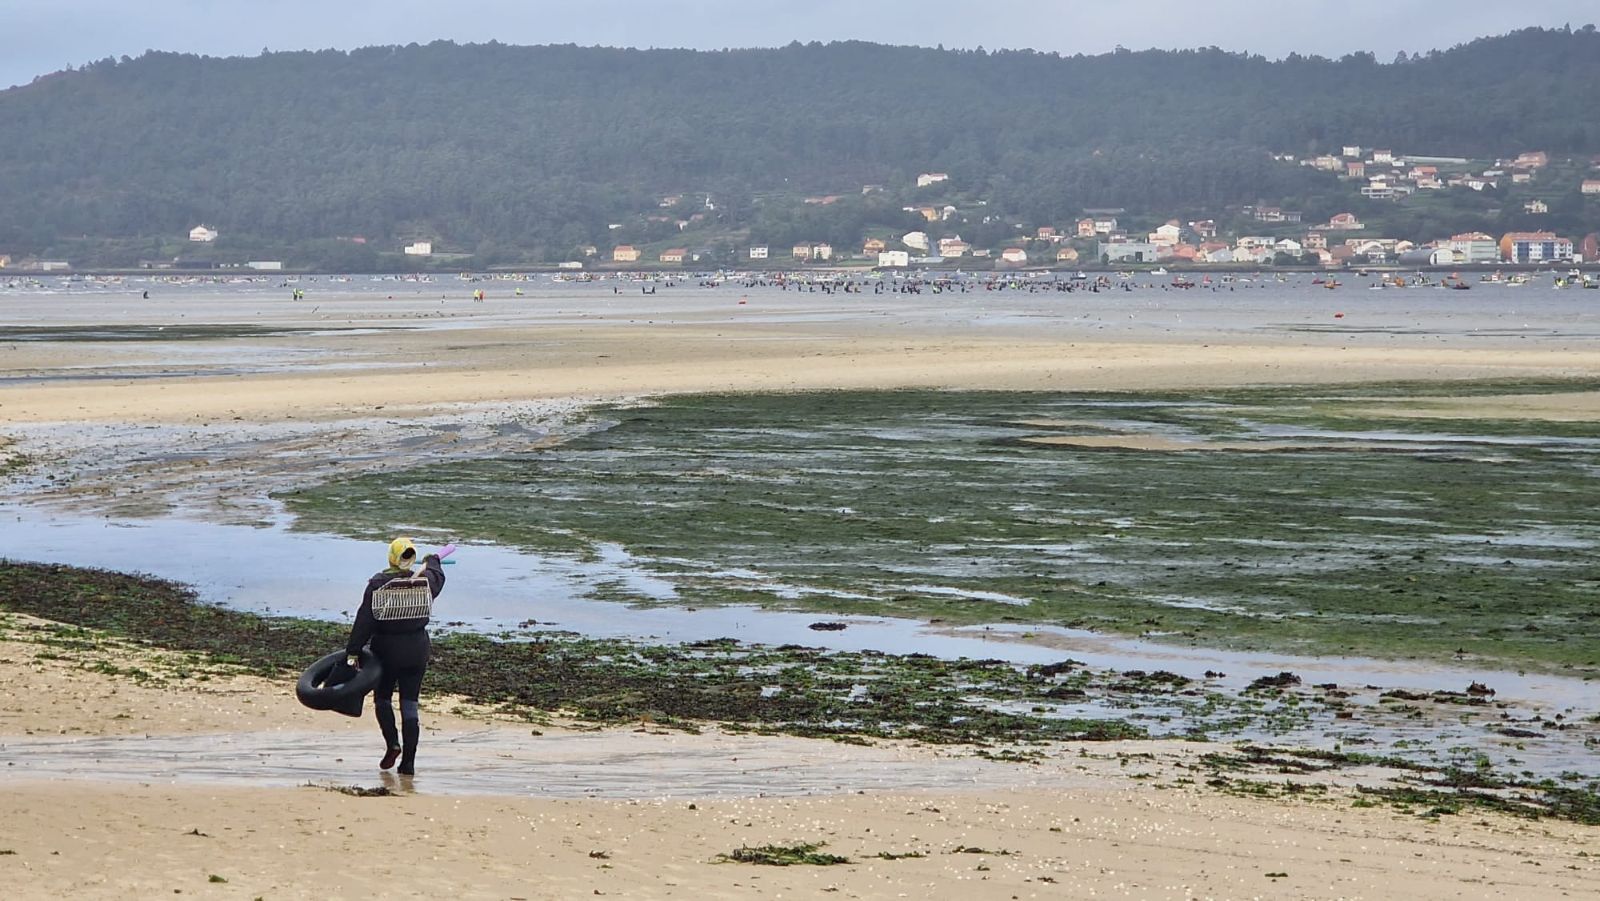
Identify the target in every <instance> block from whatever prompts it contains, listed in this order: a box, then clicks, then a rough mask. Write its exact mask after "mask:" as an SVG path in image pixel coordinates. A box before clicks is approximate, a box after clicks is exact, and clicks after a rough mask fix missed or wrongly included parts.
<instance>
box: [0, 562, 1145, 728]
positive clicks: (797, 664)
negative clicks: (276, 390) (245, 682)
mask: <svg viewBox="0 0 1600 901" xmlns="http://www.w3.org/2000/svg"><path fill="white" fill-rule="evenodd" d="M0 610H8V611H14V612H18V613H27V614H30V615H33V616H38V617H43V618H47V619H50V620H52V621H54V622H56V623H60V624H63V626H64V627H67V628H65V629H64V630H63V634H59V635H58V634H56V633H55V632H54V631H52V632H51V633H50V634H49V635H47V636H44V637H43V638H42V639H41V640H42V641H45V642H47V643H49V644H50V647H49V651H48V652H49V653H52V654H55V655H56V656H58V657H59V658H60V659H72V658H73V655H74V654H75V653H76V652H78V651H80V650H86V649H87V643H89V642H92V641H93V640H94V636H93V635H91V634H88V633H87V632H83V631H77V632H74V631H72V629H74V628H76V629H79V630H89V629H92V630H100V631H103V632H105V633H108V634H110V635H114V636H117V637H121V638H128V639H133V640H136V641H140V642H143V643H145V644H147V645H149V646H151V647H157V648H162V649H166V650H172V651H185V652H198V653H201V654H204V655H206V657H207V659H208V660H210V661H213V662H214V663H216V664H219V665H226V666H232V667H236V668H237V669H238V671H244V672H251V673H256V674H260V675H264V676H267V677H269V678H274V679H281V680H283V683H284V690H285V691H290V690H292V685H293V678H294V677H295V676H296V675H298V673H299V672H300V670H301V669H302V668H304V667H305V666H306V665H308V664H309V663H310V662H311V661H313V660H315V659H316V658H318V657H320V656H322V655H323V654H326V653H327V652H328V651H329V650H330V649H333V648H337V647H340V646H342V645H343V644H344V641H345V638H346V636H347V635H348V627H347V626H342V625H339V624H336V623H329V622H317V621H306V620H296V619H286V618H278V617H263V616H259V615H256V614H252V613H245V612H238V611H230V610H225V609H222V608H218V607H212V606H208V605H205V604H200V603H197V602H196V600H195V597H194V594H193V592H192V591H191V590H190V589H188V588H186V587H184V586H181V585H177V584H174V583H170V582H164V581H160V580H152V579H147V578H142V577H139V576H130V575H122V574H117V573H110V572H104V571H99V570H84V569H75V568H71V567H64V566H50V565H38V564H16V563H0ZM86 665H87V666H88V668H90V669H94V668H95V666H94V665H92V664H86ZM107 674H108V675H112V676H118V677H126V678H134V679H137V678H138V676H137V674H134V673H131V672H122V671H115V672H107ZM178 677H181V675H180V676H178ZM1071 678H1073V679H1075V680H1077V682H1078V683H1080V684H1085V685H1087V684H1089V681H1090V679H1089V676H1088V675H1087V674H1082V673H1076V674H1074V675H1073V676H1072V677H1071ZM1055 684H1056V680H1053V679H1044V678H1041V677H1040V676H1038V674H1037V673H1035V672H1031V671H1029V670H1026V669H1023V668H1020V667H1016V666H1011V665H1009V664H1003V663H1000V662H998V661H966V660H957V661H946V660H938V659H935V658H932V657H925V656H920V655H914V656H905V657H901V656H893V655H887V654H881V653H877V652H870V651H868V652H860V653H848V652H837V653H835V652H824V651H821V650H818V649H814V648H803V647H796V646H789V647H784V648H769V647H764V646H756V645H743V644H740V643H739V642H736V641H733V640H731V639H726V640H715V641H704V642H696V643H692V644H686V645H648V644H643V643H637V642H631V641H623V640H607V639H589V638H583V637H580V636H575V635H571V634H568V633H560V632H549V633H534V634H531V635H519V636H501V637H491V636H484V635H475V634H447V635H442V636H439V637H436V638H435V640H434V643H433V659H432V661H431V663H430V664H429V668H428V690H429V691H430V692H442V693H447V694H454V695H459V696H462V697H464V698H466V699H468V700H470V701H473V702H475V703H479V704H484V705H489V706H492V707H496V708H499V709H502V710H504V711H506V712H508V713H511V714H514V715H521V716H525V717H527V718H530V719H533V718H537V717H538V716H539V715H543V714H550V713H559V714H562V715H567V716H572V717H575V718H578V719H581V720H587V721H592V722H596V723H623V722H639V721H646V722H651V723H655V724H658V725H665V726H673V727H677V728H685V729H693V728H694V724H695V723H697V722H699V723H703V722H716V723H728V724H732V725H735V726H737V727H740V728H746V729H753V730H759V731H764V732H773V733H782V734H791V735H800V736H809V737H828V738H838V739H842V740H853V741H862V740H866V739H869V738H906V739H914V740H918V741H923V742H929V743H939V744H970V745H975V746H980V747H981V746H987V745H989V744H990V743H992V742H997V741H998V742H1025V743H1032V742H1042V741H1109V740H1121V739H1138V738H1144V737H1146V736H1147V735H1148V734H1149V732H1148V731H1147V730H1146V728H1144V727H1143V726H1141V725H1139V724H1137V723H1134V722H1128V721H1126V718H1125V717H1121V716H1115V717H1114V716H1110V715H1107V716H1105V717H1099V716H1093V715H1071V714H1070V711H1068V712H1062V711H1060V710H1058V709H1056V708H1055V706H1054V704H1053V702H1052V701H1051V700H1050V699H1049V698H1048V697H1047V694H1048V692H1049V690H1050V688H1051V687H1052V686H1053V685H1055ZM1018 704H1023V705H1026V706H1024V707H1023V708H1022V709H1023V710H1027V711H1029V712H1018V711H1017V710H1015V709H1012V708H1013V707H1014V706H1016V705H1018ZM1033 707H1040V708H1041V711H1045V710H1046V709H1048V712H1050V713H1053V714H1054V715H1052V716H1045V715H1039V713H1038V712H1034V711H1033V710H1032V708H1033Z"/></svg>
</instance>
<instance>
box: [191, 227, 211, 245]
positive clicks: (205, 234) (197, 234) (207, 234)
mask: <svg viewBox="0 0 1600 901" xmlns="http://www.w3.org/2000/svg"><path fill="white" fill-rule="evenodd" d="M189 240H191V241H196V242H201V243H207V244H209V243H210V242H212V241H215V240H217V230H216V229H214V228H206V227H205V226H204V225H196V226H195V227H194V228H191V229H189Z"/></svg>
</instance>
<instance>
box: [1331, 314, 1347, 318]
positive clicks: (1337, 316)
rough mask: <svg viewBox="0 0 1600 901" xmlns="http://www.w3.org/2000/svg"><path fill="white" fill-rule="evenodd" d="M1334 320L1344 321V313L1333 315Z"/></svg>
mask: <svg viewBox="0 0 1600 901" xmlns="http://www.w3.org/2000/svg"><path fill="white" fill-rule="evenodd" d="M1333 318H1335V319H1343V318H1344V314H1343V313H1334V314H1333Z"/></svg>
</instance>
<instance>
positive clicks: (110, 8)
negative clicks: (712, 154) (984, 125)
mask: <svg viewBox="0 0 1600 901" xmlns="http://www.w3.org/2000/svg"><path fill="white" fill-rule="evenodd" d="M1596 21H1600V2H1597V0H1535V2H1526V3H1513V2H1506V0H1455V2H1452V3H1440V2H1438V0H1345V2H1339V3H1335V2H1262V0H916V2H907V0H0V36H3V37H0V87H4V86H9V85H15V84H26V83H27V82H29V81H31V80H32V79H33V78H34V77H35V76H37V75H42V74H45V73H47V72H54V71H57V70H59V69H63V68H66V67H68V66H76V65H80V64H82V63H86V62H91V61H93V60H97V59H103V58H105V57H107V56H119V57H120V56H123V55H128V56H138V55H139V54H140V53H143V52H144V51H145V50H173V51H181V52H187V53H202V54H208V55H211V56H236V55H251V56H253V55H255V54H256V53H259V52H260V51H261V50H262V49H263V48H269V49H272V50H303V49H322V48H328V47H333V48H337V49H341V50H349V49H353V48H356V47H364V46H369V45H373V44H406V43H411V42H413V41H415V42H417V43H427V42H429V41H433V40H437V39H441V38H443V39H446V40H454V41H458V42H462V43H465V42H483V41H489V40H498V41H500V42H501V43H506V44H552V43H554V44H566V43H575V44H583V45H591V44H605V45H611V46H628V47H695V48H705V49H718V48H722V47H768V46H777V45H781V44H787V43H789V42H790V41H795V40H798V41H833V40H848V39H859V40H868V41H877V42H880V43H890V44H917V45H922V46H930V47H931V46H934V45H937V44H944V45H945V46H946V47H976V46H980V45H981V46H983V47H985V48H988V49H990V50H993V49H998V48H1016V47H1032V48H1034V49H1037V50H1045V51H1059V52H1061V53H1104V52H1107V51H1110V50H1112V49H1114V48H1116V47H1117V46H1118V45H1119V44H1120V45H1122V46H1124V47H1128V48H1130V49H1134V50H1142V49H1147V48H1150V47H1159V48H1164V49H1170V48H1179V47H1206V46H1218V47H1222V48H1224V49H1228V50H1248V51H1250V52H1252V53H1261V54H1264V55H1266V56H1270V57H1274V58H1276V57H1281V56H1283V55H1285V54H1287V53H1290V52H1300V53H1305V54H1312V53H1315V54H1321V55H1323V56H1341V55H1343V54H1345V53H1349V52H1351V51H1354V50H1370V51H1372V52H1373V53H1376V54H1377V55H1378V58H1379V59H1380V60H1381V61H1383V62H1388V61H1389V60H1391V59H1393V58H1394V55H1395V52H1396V51H1398V50H1407V51H1426V50H1429V49H1433V48H1440V49H1445V48H1448V47H1450V46H1452V45H1454V44H1458V43H1461V42H1463V41H1468V40H1471V39H1473V38H1476V37H1484V36H1486V35H1491V34H1500V33H1504V32H1507V31H1511V30H1513V29H1516V28H1524V27H1527V26H1530V25H1543V26H1560V25H1564V24H1568V23H1570V24H1572V25H1573V26H1574V27H1576V26H1579V25H1584V24H1589V23H1591V22H1596Z"/></svg>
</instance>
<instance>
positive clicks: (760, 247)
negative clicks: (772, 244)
mask: <svg viewBox="0 0 1600 901" xmlns="http://www.w3.org/2000/svg"><path fill="white" fill-rule="evenodd" d="M771 252H772V250H771V248H769V247H767V245H765V244H757V245H755V246H754V247H752V248H750V259H752V260H765V259H767V258H768V256H770V255H771Z"/></svg>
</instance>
